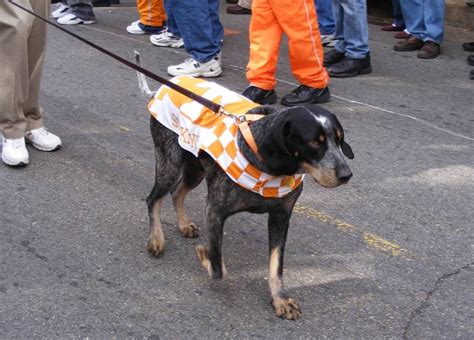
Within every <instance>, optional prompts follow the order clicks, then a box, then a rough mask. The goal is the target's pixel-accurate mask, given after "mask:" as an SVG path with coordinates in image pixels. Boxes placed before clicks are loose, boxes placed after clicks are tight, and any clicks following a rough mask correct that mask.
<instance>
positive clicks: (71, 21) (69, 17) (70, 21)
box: [58, 13, 95, 25]
mask: <svg viewBox="0 0 474 340" xmlns="http://www.w3.org/2000/svg"><path fill="white" fill-rule="evenodd" d="M93 23H95V20H82V19H81V18H79V17H78V16H76V15H75V14H73V13H69V14H66V15H65V16H63V17H61V18H59V19H58V24H61V25H79V24H83V25H90V24H93Z"/></svg>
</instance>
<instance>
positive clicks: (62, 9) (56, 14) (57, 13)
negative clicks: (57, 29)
mask: <svg viewBox="0 0 474 340" xmlns="http://www.w3.org/2000/svg"><path fill="white" fill-rule="evenodd" d="M69 12H71V7H69V6H68V5H65V4H63V3H62V2H61V3H60V4H59V5H58V7H56V9H55V10H54V11H53V13H51V16H52V17H53V18H54V19H59V18H61V17H63V16H65V15H66V14H69Z"/></svg>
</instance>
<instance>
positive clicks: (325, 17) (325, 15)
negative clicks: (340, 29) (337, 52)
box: [314, 0, 336, 35]
mask: <svg viewBox="0 0 474 340" xmlns="http://www.w3.org/2000/svg"><path fill="white" fill-rule="evenodd" d="M314 6H315V7H316V13H317V14H318V24H319V32H320V33H321V34H324V35H327V34H334V31H335V30H336V25H335V24H334V16H333V15H332V6H331V0H314Z"/></svg>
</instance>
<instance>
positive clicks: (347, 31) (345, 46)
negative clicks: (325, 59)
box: [332, 0, 369, 59]
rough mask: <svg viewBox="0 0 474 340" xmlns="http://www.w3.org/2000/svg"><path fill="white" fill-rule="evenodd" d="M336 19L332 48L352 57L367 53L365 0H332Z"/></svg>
mask: <svg viewBox="0 0 474 340" xmlns="http://www.w3.org/2000/svg"><path fill="white" fill-rule="evenodd" d="M332 12H333V13H334V19H335V21H336V33H335V34H334V35H335V38H336V39H338V42H337V43H336V46H334V48H335V49H336V50H337V51H339V52H341V53H344V54H345V55H346V57H348V58H352V59H362V58H364V57H365V56H366V55H367V53H369V27H368V23H367V2H366V0H332Z"/></svg>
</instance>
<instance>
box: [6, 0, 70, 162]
mask: <svg viewBox="0 0 474 340" xmlns="http://www.w3.org/2000/svg"><path fill="white" fill-rule="evenodd" d="M16 2H17V3H18V4H19V5H21V6H23V7H25V8H28V9H30V10H32V11H34V12H35V13H38V14H39V15H42V16H44V17H47V16H48V14H49V5H50V2H49V0H16ZM0 46H1V48H0V60H1V65H2V67H1V68H0V132H1V133H2V135H3V136H2V144H3V148H2V161H3V162H4V163H5V164H7V165H10V166H21V165H27V164H28V163H29V154H28V150H27V149H26V145H25V138H26V141H27V142H28V143H31V144H32V145H33V147H34V148H36V149H38V150H41V151H53V150H56V149H58V148H60V147H61V139H60V138H59V137H58V136H56V135H54V134H52V133H51V132H49V131H48V130H46V129H45V128H44V126H43V117H44V112H43V109H42V108H41V107H40V105H39V91H40V82H41V75H42V71H43V64H44V57H45V47H46V23H45V22H43V21H41V20H39V19H36V18H35V17H34V16H32V15H30V14H28V13H27V12H25V11H23V10H21V9H19V8H18V7H16V6H14V5H12V4H10V3H9V2H8V1H0Z"/></svg>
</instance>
